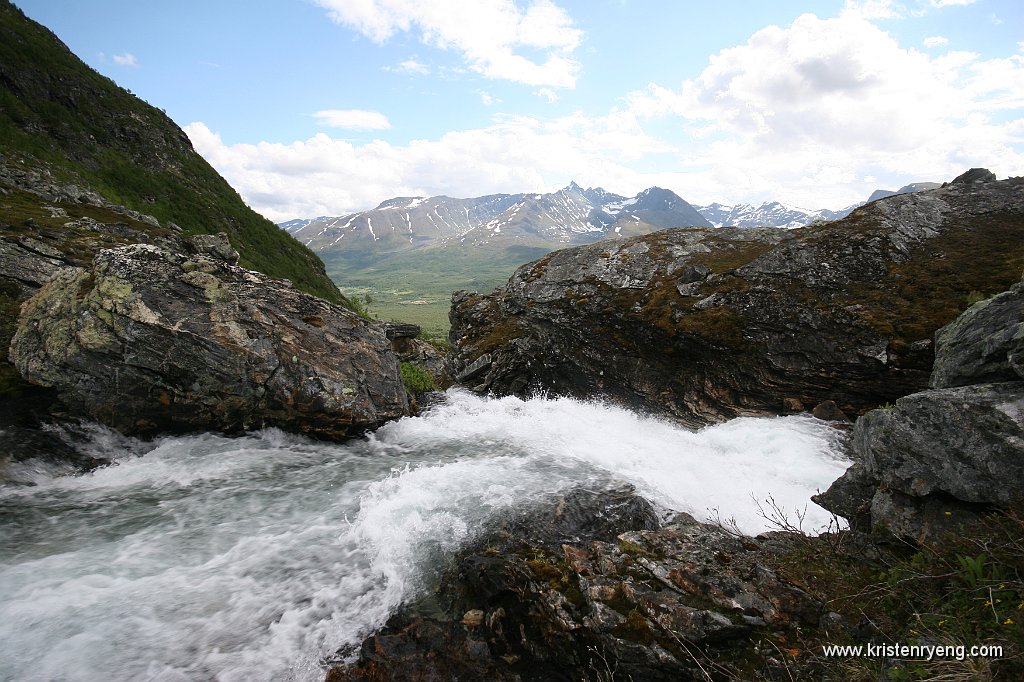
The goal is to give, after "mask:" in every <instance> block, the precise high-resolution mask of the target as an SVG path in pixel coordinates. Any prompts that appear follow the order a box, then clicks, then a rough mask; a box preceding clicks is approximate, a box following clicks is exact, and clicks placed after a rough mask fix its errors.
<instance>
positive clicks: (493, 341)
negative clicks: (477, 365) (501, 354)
mask: <svg viewBox="0 0 1024 682" xmlns="http://www.w3.org/2000/svg"><path fill="white" fill-rule="evenodd" d="M522 334H523V330H522V328H521V327H520V326H519V323H518V322H517V321H516V320H515V319H514V318H505V319H502V321H501V322H499V323H498V324H496V325H494V326H492V327H491V328H490V330H489V331H488V333H487V334H486V335H485V336H484V337H483V338H482V339H480V340H479V341H478V342H477V343H476V352H475V354H474V357H473V358H472V359H471V361H472V360H476V359H477V358H479V357H480V356H482V355H484V354H485V353H493V352H494V351H496V350H499V349H501V348H504V347H505V346H507V345H508V344H509V342H511V341H512V340H514V339H517V338H519V337H520V336H522Z"/></svg>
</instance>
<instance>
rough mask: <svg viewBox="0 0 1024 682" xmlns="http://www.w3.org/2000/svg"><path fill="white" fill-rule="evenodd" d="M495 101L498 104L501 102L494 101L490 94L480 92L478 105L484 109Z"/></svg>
mask: <svg viewBox="0 0 1024 682" xmlns="http://www.w3.org/2000/svg"><path fill="white" fill-rule="evenodd" d="M496 101H498V102H500V101H501V100H495V99H494V97H493V96H491V94H490V93H487V92H483V91H481V92H480V103H481V104H483V105H484V106H485V107H489V106H491V105H492V104H494V103H495V102H496Z"/></svg>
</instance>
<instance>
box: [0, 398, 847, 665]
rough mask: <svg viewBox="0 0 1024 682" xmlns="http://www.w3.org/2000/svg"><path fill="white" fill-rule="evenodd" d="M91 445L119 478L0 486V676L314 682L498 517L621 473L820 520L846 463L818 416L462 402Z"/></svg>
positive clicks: (703, 500) (678, 506)
mask: <svg viewBox="0 0 1024 682" xmlns="http://www.w3.org/2000/svg"><path fill="white" fill-rule="evenodd" d="M89 445H90V446H91V447H94V448H96V449H98V450H103V451H104V452H107V453H109V452H116V453H118V454H117V459H118V463H117V465H116V466H110V467H105V468H102V469H99V470H96V471H94V472H92V473H90V474H87V475H82V476H59V475H47V474H46V473H45V472H40V473H38V474H36V476H35V478H36V482H37V485H35V486H10V487H6V488H0V515H2V521H0V523H2V525H0V660H2V661H3V667H2V669H0V679H5V680H53V679H61V680H83V681H90V682H91V681H94V680H161V681H168V682H169V681H177V680H210V679H217V680H282V679H297V680H320V679H323V675H324V668H323V660H324V659H325V658H326V657H329V656H331V655H332V654H333V652H334V651H335V650H337V649H338V648H339V647H341V646H353V645H355V644H358V642H360V641H361V640H362V638H363V637H365V636H366V635H367V634H369V633H370V632H371V631H372V630H373V629H375V628H376V627H378V626H380V625H381V624H383V622H384V621H385V620H386V619H387V617H388V615H389V614H390V613H392V612H393V611H394V610H395V608H397V606H398V605H399V604H401V602H402V601H403V600H405V599H409V598H414V597H415V596H417V594H418V593H419V592H420V591H421V590H422V589H423V588H424V586H425V585H427V584H429V582H430V580H431V576H432V575H434V574H435V573H436V571H437V570H439V567H440V566H441V565H442V562H443V560H444V558H445V557H446V556H450V555H451V553H452V552H454V551H455V550H456V549H457V548H458V547H459V546H460V545H462V544H464V543H465V542H466V541H467V540H468V539H470V538H472V537H473V535H474V533H476V532H478V530H479V529H480V527H481V524H482V523H483V522H485V521H486V520H487V519H490V518H493V517H494V516H495V515H497V514H501V513H502V510H507V509H509V508H513V507H520V506H522V505H524V504H526V503H529V502H531V501H535V500H540V499H543V498H544V497H546V496H551V495H553V494H556V493H558V492H559V491H561V490H565V489H567V488H570V487H573V486H575V485H579V484H587V485H590V486H592V487H593V486H610V485H613V484H616V483H621V482H626V483H631V484H633V485H634V486H635V487H636V488H637V491H638V492H639V493H640V494H642V495H644V496H645V497H647V498H648V499H650V500H652V501H653V502H654V503H655V504H656V505H658V506H659V507H660V508H661V509H663V510H664V511H665V512H666V513H668V512H670V511H671V510H678V511H687V512H690V513H692V514H694V515H695V516H697V517H698V518H706V517H707V516H708V515H709V510H713V509H714V510H717V512H718V514H720V515H721V517H722V518H728V517H734V518H735V520H736V523H737V524H738V525H739V527H740V528H741V529H743V530H744V531H745V532H750V533H756V532H759V531H761V530H764V529H766V528H767V522H766V521H765V519H764V518H763V517H762V516H761V515H760V514H759V513H758V508H757V505H756V504H755V500H760V501H762V503H763V501H764V500H765V499H767V497H768V496H769V495H771V496H772V497H773V498H774V500H775V501H776V502H777V503H778V504H779V506H780V507H782V508H783V509H784V510H786V511H787V512H793V511H794V510H801V511H802V510H804V509H805V508H806V510H807V512H806V519H805V527H806V528H808V529H812V528H814V527H816V526H823V525H824V524H825V523H827V520H828V517H827V515H826V513H825V512H824V511H823V510H821V509H819V508H817V507H816V506H815V505H813V504H812V503H810V502H809V500H808V497H809V496H810V495H811V494H813V493H814V492H815V491H816V490H818V489H824V488H825V487H827V486H828V484H829V483H831V482H832V481H833V480H834V479H835V478H837V477H838V476H839V475H841V474H842V472H843V471H844V470H845V468H846V466H847V465H848V464H849V462H847V461H845V460H843V459H842V458H841V456H840V454H839V447H838V441H837V435H836V432H835V431H834V430H833V429H831V428H830V427H828V425H826V424H825V423H823V422H820V421H817V420H815V419H813V418H810V417H803V416H802V417H787V418H774V419H737V420H733V421H731V422H729V423H727V424H723V425H719V426H714V427H709V428H706V429H704V430H702V431H699V432H696V433H693V432H689V431H686V430H683V429H680V428H678V427H676V426H672V425H669V424H666V423H664V422H660V421H656V420H651V419H645V418H642V417H639V416H637V415H635V414H633V413H630V412H628V411H625V410H622V409H619V408H615V407H610V406H605V405H602V404H599V403H592V402H580V401H576V400H571V399H556V400H548V399H542V398H536V399H532V400H527V401H523V400H519V399H516V398H504V399H500V400H493V399H485V398H479V397H476V396H473V395H470V394H467V393H463V392H455V391H453V392H450V393H449V395H448V400H447V401H446V402H445V403H443V404H440V405H437V406H435V407H434V408H432V409H431V410H429V411H428V412H427V413H426V414H424V415H423V416H421V417H416V418H407V419H402V420H400V421H397V422H393V423H391V424H388V425H386V426H384V427H383V428H381V429H379V430H378V431H377V432H376V433H374V434H372V435H371V436H369V437H368V438H365V439H362V440H360V441H357V442H352V443H346V444H344V445H336V444H327V443H321V442H315V441H311V440H307V439H304V438H301V437H298V436H293V435H287V434H284V433H281V432H279V431H276V430H266V431H262V432H258V433H254V434H250V435H247V436H244V437H239V438H226V437H223V436H218V435H212V434H204V435H196V436H187V437H173V438H172V437H168V438H163V439H160V440H158V441H155V442H153V443H140V442H136V441H132V440H130V439H124V438H119V437H116V436H114V435H112V434H110V433H109V432H104V431H103V430H100V429H97V430H96V436H95V438H94V439H93V440H92V441H91V442H90V444H89ZM793 518H794V519H795V516H794V517H793Z"/></svg>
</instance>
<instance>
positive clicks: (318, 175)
mask: <svg viewBox="0 0 1024 682" xmlns="http://www.w3.org/2000/svg"><path fill="white" fill-rule="evenodd" d="M185 131H186V132H187V133H188V135H189V137H190V138H191V140H192V143H193V145H195V148H196V150H197V151H198V152H199V153H200V154H202V155H203V156H204V157H205V158H206V159H207V160H208V161H209V162H210V163H211V164H213V166H214V167H215V168H216V169H217V170H218V171H219V172H220V173H221V174H223V175H224V177H226V178H227V180H228V181H229V182H230V183H231V185H232V186H233V187H235V189H237V190H238V192H239V193H240V194H241V195H242V196H243V197H244V198H245V200H246V201H247V202H248V203H249V204H250V205H251V206H252V207H253V208H255V209H256V210H257V211H260V212H261V213H263V214H264V215H265V216H267V217H268V218H270V219H272V220H286V219H289V218H295V217H298V216H316V215H340V214H343V213H347V212H351V211H356V210H363V209H366V208H369V207H372V206H374V205H376V204H378V203H379V202H380V201H382V200H383V199H386V198H390V197H394V196H415V195H434V194H448V195H449V196H480V195H484V194H493V193H498V192H513V191H514V192H519V191H524V192H531V191H546V190H551V189H555V188H557V187H559V186H563V185H565V184H567V183H568V181H569V180H571V179H576V180H578V181H579V182H581V183H584V184H592V185H598V184H601V183H606V184H607V185H608V186H609V188H612V189H615V190H616V191H630V192H637V191H639V190H640V189H643V188H645V187H649V186H650V185H653V184H659V180H664V179H663V178H662V177H661V176H657V177H654V176H651V177H647V176H643V175H642V174H639V173H637V172H635V171H633V170H631V169H630V168H629V166H628V162H629V161H630V160H634V159H636V158H638V157H639V156H642V155H644V154H646V153H650V152H658V151H665V147H664V145H663V144H661V143H659V142H657V141H656V140H654V139H652V138H650V137H649V136H647V135H646V133H644V132H643V130H642V129H641V128H640V126H639V124H638V123H637V120H636V117H635V116H634V115H632V114H631V113H629V112H623V111H617V112H613V113H612V114H610V115H609V116H606V117H601V118H597V119H590V118H587V117H585V116H583V115H582V114H574V115H572V116H568V117H565V118H560V119H554V120H547V121H545V120H540V119H536V118H530V117H507V116H506V117H498V118H497V119H496V120H495V121H494V122H493V123H492V124H491V125H489V126H487V127H486V128H480V129H474V130H463V131H454V132H450V133H446V134H444V135H442V136H441V137H440V138H438V139H436V140H412V141H410V142H409V143H408V144H406V145H401V146H396V145H391V144H389V143H387V142H384V141H381V140H374V141H372V142H369V143H366V144H359V145H357V144H353V143H351V142H349V141H346V140H342V139H337V138H332V137H330V136H328V135H326V134H324V133H320V134H318V135H315V136H314V137H312V138H310V139H308V140H303V141H298V142H293V143H291V144H278V143H269V142H260V143H258V144H235V145H226V144H224V142H223V141H222V140H221V138H220V136H219V135H218V134H216V133H214V132H213V131H211V130H210V129H209V128H208V127H207V126H206V125H205V124H203V123H198V122H197V123H192V124H189V125H188V126H186V127H185ZM660 184H662V185H663V186H664V185H665V184H666V183H665V182H664V181H662V182H660Z"/></svg>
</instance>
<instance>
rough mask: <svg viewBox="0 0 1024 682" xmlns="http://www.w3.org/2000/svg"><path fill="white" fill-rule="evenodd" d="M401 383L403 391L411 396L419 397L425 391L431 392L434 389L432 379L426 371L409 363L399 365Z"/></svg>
mask: <svg viewBox="0 0 1024 682" xmlns="http://www.w3.org/2000/svg"><path fill="white" fill-rule="evenodd" d="M400 369H401V372H402V383H403V384H405V390H406V391H408V392H409V393H411V394H412V395H419V394H420V393H425V392H426V391H432V390H434V388H435V387H436V383H435V382H434V377H433V376H432V375H431V374H430V372H428V371H427V370H425V369H423V368H422V367H420V366H419V365H416V364H413V363H411V362H403V363H402V364H401V367H400Z"/></svg>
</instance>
